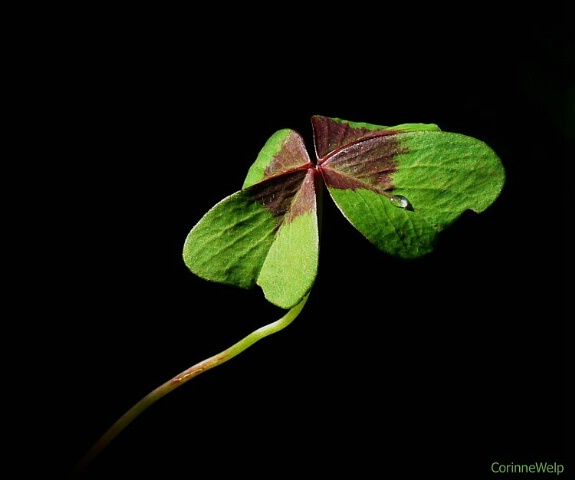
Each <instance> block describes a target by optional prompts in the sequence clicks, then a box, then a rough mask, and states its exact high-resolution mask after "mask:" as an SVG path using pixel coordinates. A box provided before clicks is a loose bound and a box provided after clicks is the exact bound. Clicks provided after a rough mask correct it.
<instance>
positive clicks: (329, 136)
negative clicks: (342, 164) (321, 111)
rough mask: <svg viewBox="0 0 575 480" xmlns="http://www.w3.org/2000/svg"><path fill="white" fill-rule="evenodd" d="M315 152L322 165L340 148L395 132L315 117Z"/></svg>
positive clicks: (312, 120) (313, 125) (313, 119)
mask: <svg viewBox="0 0 575 480" xmlns="http://www.w3.org/2000/svg"><path fill="white" fill-rule="evenodd" d="M311 123H312V127H313V138H314V145H315V152H316V155H317V158H318V160H319V162H318V163H321V162H322V161H323V159H324V157H325V156H326V155H328V154H329V153H330V152H333V151H334V150H337V149H338V148H342V147H345V146H347V145H349V144H351V143H354V142H357V141H358V140H360V139H362V138H364V137H365V138H367V137H370V136H374V135H390V134H392V133H393V132H389V131H383V130H380V131H378V130H372V129H369V128H364V127H362V128H357V127H352V126H350V125H349V124H348V123H345V122H338V121H336V120H334V119H332V118H329V117H322V116H320V115H314V116H313V117H312V118H311Z"/></svg>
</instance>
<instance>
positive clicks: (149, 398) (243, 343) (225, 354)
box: [73, 294, 309, 474]
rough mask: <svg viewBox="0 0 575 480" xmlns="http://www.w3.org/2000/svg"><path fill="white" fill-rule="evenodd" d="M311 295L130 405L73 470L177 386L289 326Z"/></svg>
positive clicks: (81, 465) (81, 466) (85, 464)
mask: <svg viewBox="0 0 575 480" xmlns="http://www.w3.org/2000/svg"><path fill="white" fill-rule="evenodd" d="M308 296H309V294H307V295H306V296H305V297H304V298H303V299H302V301H301V302H300V303H298V304H297V305H296V306H295V307H292V308H291V309H290V310H289V311H288V312H287V313H286V314H285V315H284V316H283V317H282V318H280V319H279V320H276V321H275V322H273V323H270V324H269V325H266V326H264V327H261V328H258V329H257V330H255V331H253V332H252V333H250V334H249V335H248V336H246V337H244V338H243V339H242V340H240V341H239V342H237V343H235V344H234V345H232V346H231V347H229V348H227V349H226V350H224V351H222V352H220V353H218V354H216V355H214V356H213V357H209V358H206V359H205V360H202V361H201V362H199V363H196V364H195V365H193V366H191V367H190V368H188V369H187V370H184V371H183V372H181V373H179V374H178V375H176V376H175V377H173V378H172V379H171V380H168V381H167V382H165V383H164V384H162V385H160V386H159V387H158V388H156V389H154V390H152V391H151V392H150V393H148V394H147V395H146V396H145V397H144V398H142V399H141V400H140V401H139V402H138V403H136V404H135V405H134V406H132V408H130V409H129V410H128V411H127V412H126V413H124V415H122V416H121V417H120V418H119V419H118V420H117V421H116V422H115V423H114V424H113V425H112V426H111V427H110V428H109V429H108V431H107V432H106V433H104V435H102V436H101V437H100V438H99V440H98V441H97V442H96V443H95V444H94V445H93V446H92V448H91V449H90V450H88V452H86V454H85V455H84V456H83V457H82V459H81V460H80V461H79V462H78V464H77V465H76V467H75V470H74V472H73V473H76V474H77V473H80V472H81V471H83V470H84V469H85V468H86V467H87V466H88V464H89V463H90V462H91V461H92V460H94V458H96V456H98V454H99V453H100V452H101V451H102V450H104V448H106V447H107V446H108V444H109V443H110V442H111V441H112V440H114V438H116V436H117V435H118V434H119V433H120V432H121V431H122V430H124V429H125V428H126V427H127V426H128V425H129V424H130V423H132V422H133V421H134V420H135V419H136V417H137V416H138V415H140V414H141V413H142V412H143V411H144V410H146V409H147V408H148V407H149V406H150V405H152V404H153V403H155V402H157V401H158V400H159V399H160V398H162V397H163V396H164V395H166V394H168V393H170V392H171V391H172V390H174V389H176V388H177V387H179V386H180V385H183V384H184V383H186V382H187V381H188V380H191V379H192V378H194V377H196V376H198V375H199V374H200V373H203V372H205V371H207V370H209V369H211V368H214V367H217V366H218V365H221V364H222V363H224V362H227V361H228V360H230V359H231V358H233V357H235V356H236V355H238V354H240V353H241V352H243V351H244V350H245V349H246V348H248V347H250V346H252V345H253V344H254V343H256V342H257V341H258V340H261V339H262V338H264V337H267V336H268V335H271V334H272V333H276V332H278V331H279V330H281V329H283V328H285V327H287V326H288V325H289V324H290V323H291V322H293V321H294V320H295V318H296V317H297V316H298V315H299V313H300V312H301V310H302V309H303V307H304V305H305V303H306V301H307V299H308Z"/></svg>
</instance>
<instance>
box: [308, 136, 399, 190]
mask: <svg viewBox="0 0 575 480" xmlns="http://www.w3.org/2000/svg"><path fill="white" fill-rule="evenodd" d="M408 151H409V148H408V147H407V146H405V144H403V145H402V143H401V142H400V141H399V140H398V136H397V135H377V136H371V137H368V138H366V139H364V140H361V141H359V142H357V143H354V144H353V145H350V146H348V147H344V148H341V149H339V150H336V151H334V152H333V153H332V154H331V155H329V156H328V157H327V158H326V159H325V161H324V162H323V163H322V164H321V165H320V166H319V167H318V168H319V169H320V171H321V172H322V175H323V177H324V181H325V183H326V185H327V186H328V187H332V188H339V189H345V188H350V189H352V190H355V189H357V188H365V189H368V190H373V191H374V192H384V191H389V190H393V188H394V184H393V181H392V178H391V175H392V174H393V173H394V172H396V171H397V162H396V157H397V155H398V154H400V153H407V152H408Z"/></svg>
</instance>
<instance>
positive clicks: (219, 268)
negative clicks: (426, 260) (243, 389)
mask: <svg viewBox="0 0 575 480" xmlns="http://www.w3.org/2000/svg"><path fill="white" fill-rule="evenodd" d="M311 120H312V127H313V137H314V145H315V153H316V161H315V162H312V161H311V160H310V157H309V155H308V153H307V151H306V149H305V145H304V142H303V139H302V137H301V136H300V134H299V133H297V132H295V131H294V130H289V129H284V130H279V131H278V132H276V133H275V134H274V135H272V136H271V138H270V139H269V140H268V141H267V142H266V144H265V145H264V147H263V148H262V150H261V151H260V153H259V155H258V157H257V158H256V161H255V162H254V163H253V165H252V166H251V168H250V169H249V171H248V174H247V176H246V179H245V181H244V184H243V186H242V188H241V189H240V190H238V191H237V192H235V193H233V194H232V195H230V196H229V197H226V198H224V199H223V200H221V201H220V202H219V203H217V204H216V205H215V206H214V207H213V208H211V209H210V210H209V211H208V212H207V213H206V214H205V215H204V216H203V217H202V218H201V219H200V221H199V222H198V223H197V224H196V225H195V226H194V227H193V228H192V230H191V231H190V233H189V234H188V236H187V237H186V240H185V242H184V251H183V257H184V262H185V264H186V265H187V266H188V268H189V269H190V270H191V271H192V272H193V273H195V274H197V275H199V276H200V277H202V278H205V279H206V280H210V281H214V282H221V283H225V284H230V285H235V286H238V287H243V288H251V287H253V286H255V285H256V284H257V285H259V286H260V287H261V288H262V290H263V292H264V295H265V297H266V298H267V300H269V301H270V302H271V303H273V304H274V305H277V306H278V307H281V308H284V309H286V310H288V312H286V313H285V315H283V316H282V317H281V318H280V319H278V320H276V321H275V322H273V323H270V324H268V325H265V326H263V327H260V328H258V329H257V330H255V331H254V332H252V333H250V334H249V335H247V336H246V337H245V338H243V339H241V340H240V341H238V342H237V343H235V344H233V345H232V346H230V347H229V348H227V349H225V350H224V351H222V352H220V353H218V354H216V355H214V356H212V357H209V358H207V359H205V360H203V361H200V362H198V363H196V364H194V365H192V366H191V367H189V368H187V369H186V370H184V371H182V372H181V373H179V374H178V375H176V376H175V377H173V378H171V379H170V380H168V381H167V382H165V383H163V384H162V385H160V386H159V387H157V388H155V389H154V390H153V391H151V392H150V393H149V394H147V395H146V396H145V397H143V398H142V399H141V400H140V401H139V402H137V403H136V404H134V405H133V406H132V407H131V408H130V409H129V410H128V411H126V413H124V415H122V416H121V417H120V418H119V419H118V420H117V421H116V422H115V423H114V424H113V425H112V426H111V427H110V428H109V429H108V430H107V431H106V432H105V433H104V434H103V435H102V436H101V437H100V438H99V439H98V440H97V441H96V443H95V444H94V445H93V446H92V447H91V448H90V449H89V450H88V451H87V452H86V453H85V455H84V456H83V457H82V458H81V459H80V461H79V462H78V464H77V465H76V466H75V468H74V470H73V471H72V474H73V475H75V474H78V473H80V472H81V471H83V470H84V469H85V468H86V467H87V466H88V465H89V464H90V462H92V460H93V459H94V458H96V457H97V456H98V455H99V453H100V452H101V451H102V450H103V449H104V448H105V447H106V446H107V445H108V444H109V443H110V442H111V441H112V440H113V439H114V438H115V437H116V436H117V435H118V434H119V433H120V432H121V431H122V430H124V429H125V428H126V427H127V426H128V425H129V424H130V423H131V422H132V421H133V420H134V419H135V418H136V417H138V416H139V415H140V414H141V413H142V412H143V411H144V410H146V409H147V408H148V407H149V406H150V405H152V404H153V403H154V402H156V401H157V400H159V399H160V398H162V397H163V396H164V395H166V394H168V393H169V392H171V391H173V390H174V389H175V388H178V387H179V386H181V385H183V384H184V383H185V382H188V381H189V380H190V379H192V378H195V377H196V376H197V375H199V374H201V373H203V372H205V371H207V370H209V369H211V368H214V367H216V366H218V365H221V364H222V363H224V362H227V361H228V360H229V359H231V358H233V357H235V356H236V355H238V354H240V353H241V352H243V351H244V350H245V349H246V348H249V347H250V346H251V345H253V344H254V343H255V342H257V341H259V340H260V339H262V338H264V337H266V336H268V335H271V334H273V333H275V332H277V331H279V330H281V329H283V328H285V327H286V326H287V325H289V324H290V323H291V322H292V321H293V320H294V319H295V318H296V317H297V316H298V315H299V313H300V312H301V310H302V308H303V307H304V305H305V303H306V301H307V299H308V297H309V293H310V290H311V288H312V286H313V283H314V281H315V278H316V274H317V268H318V255H319V218H318V212H319V211H321V209H320V208H319V207H320V203H321V198H322V189H323V184H325V185H326V187H327V190H328V191H329V193H330V195H331V197H332V198H333V200H334V202H335V203H336V205H337V206H338V208H339V209H340V211H341V212H342V213H343V215H344V216H345V217H346V218H347V219H348V220H349V221H350V222H351V224H352V225H354V226H355V228H356V229H357V230H359V231H360V232H361V233H362V234H363V235H364V236H365V237H366V238H367V239H368V240H369V241H370V242H372V243H373V244H374V245H375V246H377V248H379V249H380V250H382V251H384V252H386V253H388V254H390V255H395V256H398V257H402V258H408V259H409V258H416V257H420V256H422V255H425V254H427V253H429V252H430V251H431V250H432V248H433V245H434V242H435V240H436V237H437V234H438V233H439V232H440V231H441V230H443V229H444V228H445V227H447V226H448V225H450V224H451V223H453V221H455V220H456V219H457V217H458V216H459V215H461V213H463V212H464V211H465V210H474V211H476V212H482V211H483V210H485V209H486V208H487V207H489V205H491V204H492V203H493V202H494V201H495V199H496V198H497V196H498V195H499V193H500V192H501V189H502V188H503V184H504V181H505V171H504V169H503V166H502V164H501V161H500V159H499V158H498V156H497V155H496V154H495V152H494V151H493V150H492V149H491V148H489V147H488V146H487V145H486V144H485V143H483V142H481V141H479V140H476V139H475V138H471V137H467V136H465V135H461V134H457V133H447V132H442V131H441V130H440V129H439V128H438V127H437V126H436V125H425V124H403V125H398V126H396V127H383V126H378V125H371V124H368V123H357V122H349V121H346V120H341V119H338V118H328V117H323V116H319V115H316V116H314V117H312V119H311Z"/></svg>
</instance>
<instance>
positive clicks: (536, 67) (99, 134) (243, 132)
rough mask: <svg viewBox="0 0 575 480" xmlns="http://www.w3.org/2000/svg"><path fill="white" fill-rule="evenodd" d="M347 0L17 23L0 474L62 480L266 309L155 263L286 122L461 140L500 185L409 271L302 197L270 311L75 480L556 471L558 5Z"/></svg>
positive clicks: (564, 18) (559, 374)
mask: <svg viewBox="0 0 575 480" xmlns="http://www.w3.org/2000/svg"><path fill="white" fill-rule="evenodd" d="M357 7H358V8H357V9H355V8H354V6H353V5H352V6H350V5H347V6H345V8H341V9H339V8H338V9H335V11H333V12H328V11H324V12H323V13H321V14H320V15H317V14H312V13H311V12H309V11H308V10H306V9H303V10H299V9H297V8H296V7H295V6H294V5H285V6H279V7H277V11H274V12H271V11H268V10H265V9H263V10H261V11H260V10H259V9H253V10H249V9H248V8H247V7H246V6H241V7H236V8H235V9H234V10H231V9H230V8H229V7H223V6H215V7H213V8H208V7H204V8H207V9H206V10H202V11H195V10H193V9H191V8H186V9H181V10H178V9H174V10H169V9H167V8H161V9H159V10H157V9H156V10H154V9H150V10H146V11H144V10H143V9H134V10H132V11H125V10H122V11H116V10H113V9H110V10H97V11H96V10H94V11H73V12H70V11H68V10H67V11H62V12H55V11H53V10H50V11H45V12H38V11H36V12H27V13H26V14H25V15H23V16H21V17H19V19H18V22H17V25H19V26H20V27H21V28H18V29H17V30H18V31H19V33H18V35H17V36H15V39H14V46H19V47H23V50H22V51H21V52H23V53H16V54H15V55H14V58H13V59H12V60H13V61H14V67H13V68H12V69H11V70H10V71H9V74H10V78H12V79H13V80H14V83H13V87H12V89H11V90H10V91H9V92H8V93H9V96H10V99H12V100H15V102H16V107H17V108H16V110H15V112H14V114H13V116H12V122H11V126H10V127H11V128H10V132H13V135H12V134H11V135H9V137H10V136H11V138H9V140H12V141H13V142H14V144H15V145H16V146H17V148H16V151H15V152H14V151H13V153H12V154H11V155H9V156H8V158H7V170H6V172H7V175H6V176H5V177H4V183H5V188H6V189H7V190H8V191H11V192H12V193H11V194H10V196H9V198H8V199H7V201H6V204H5V210H6V217H7V218H6V221H14V227H13V228H9V229H7V230H6V232H7V234H6V237H7V240H9V241H12V244H13V247H10V248H7V249H6V250H5V252H4V254H5V260H6V263H7V264H12V265H13V264H15V265H16V267H17V268H16V270H15V271H14V272H13V273H12V274H10V275H9V281H8V282H7V286H6V287H5V295H6V297H5V298H6V300H7V301H6V305H7V308H6V313H5V318H4V320H5V325H6V326H7V330H6V334H5V335H3V343H4V349H3V351H4V355H5V359H4V362H3V365H4V372H5V374H4V379H5V389H4V394H3V396H4V398H5V400H6V401H7V403H6V404H5V405H6V406H5V408H4V409H3V410H4V415H5V419H4V422H3V423H4V426H5V427H7V428H6V429H5V430H4V437H5V440H6V441H5V447H3V448H4V452H3V453H4V455H3V456H4V457H5V458H4V459H3V460H2V462H1V465H0V477H1V478H7V479H8V478H15V479H29V478H64V477H65V476H66V473H67V472H68V471H69V469H70V468H71V467H72V466H73V465H74V463H75V462H76V461H77V460H78V459H79V458H80V457H81V455H82V454H83V453H84V452H85V451H86V449H88V448H89V447H90V446H91V444H92V443H93V442H94V441H95V440H96V439H97V438H98V437H99V436H100V435H101V434H102V433H103V432H104V431H105V430H106V429H107V428H108V427H109V426H110V425H111V423H113V421H115V420H116V419H117V418H118V417H119V416H120V415H121V414H122V413H124V412H125V411H126V410H127V409H128V408H129V407H130V406H131V405H132V404H134V403H135V402H136V401H137V400H139V399H140V398H141V397H143V396H144V395H145V394H147V393H148V392H149V391H151V390H152V389H153V388H155V387H156V386H158V385H159V384H161V383H163V382H164V381H166V380H168V379H169V378H171V377H172V376H173V375H175V374H177V373H179V372H180V371H182V370H184V369H185V368H187V367H189V366H191V365H192V364H194V363H196V362H198V361H200V360H202V359H204V358H206V357H208V356H211V355H213V354H215V353H217V352H220V351H221V350H223V349H225V348H227V347H228V346H230V345H231V344H232V343H234V342H236V341H238V340H239V339H240V338H242V337H243V336H245V335H247V334H248V333H249V332H251V331H253V330H254V329H256V328H258V327H260V326H262V325H264V324H267V323H269V322H271V321H274V320H276V319H277V318H279V317H280V316H281V315H282V314H283V312H282V311H281V310H279V309H276V308H275V307H273V306H271V305H270V304H268V303H267V302H265V300H264V299H263V296H262V295H261V292H260V291H259V289H255V290H253V291H252V290H250V291H242V290H238V289H234V288H231V287H225V286H221V285H217V284H212V283H209V282H205V281H203V280H200V279H199V278H197V277H195V276H194V275H193V274H191V273H190V272H189V271H187V269H186V267H185V266H184V264H183V261H182V258H181V250H182V246H183V242H184V239H185V237H186V235H187V233H188V231H189V230H190V229H191V228H192V227H193V226H194V224H195V223H196V222H197V221H198V220H199V219H200V218H201V216H202V215H203V214H204V213H205V212H206V211H207V210H208V209H209V208H210V207H212V206H213V205H214V204H215V203H216V202H218V201H219V200H221V199H222V198H223V197H225V196H227V195H229V194H231V193H233V192H235V191H236V190H238V189H239V187H240V186H241V184H242V183H243V179H244V176H245V174H246V172H247V169H248V168H249V166H250V165H251V163H252V162H253V161H254V160H255V158H256V156H257V153H258V152H259V150H260V148H261V147H262V146H263V145H264V143H265V141H266V140H267V138H268V137H269V136H270V135H271V134H273V133H274V132H275V131H276V130H279V129H281V128H293V129H296V130H298V131H299V132H300V133H302V135H303V136H304V138H305V139H306V141H307V142H308V145H309V147H310V152H313V151H312V150H311V123H310V121H309V119H310V117H311V115H313V114H321V115H326V116H333V117H339V118H343V119H346V120H352V121H359V122H368V123H373V124H379V125H395V124H400V123H405V122H421V123H436V124H438V125H439V126H440V127H441V128H442V129H443V130H445V131H454V132H459V133H463V134H466V135H470V136H473V137H476V138H479V139H481V140H483V141H485V142H486V143H487V144H488V145H490V146H491V147H492V148H493V149H494V150H495V151H496V152H497V153H498V154H499V156H500V157H501V159H502V162H503V164H504V166H505V168H506V174H507V180H506V184H505V187H504V189H503V191H502V193H501V196H500V197H499V198H498V199H497V201H496V202H495V203H494V204H493V205H492V206H491V207H490V208H489V209H488V210H486V211H485V212H483V213H482V214H480V215H477V214H473V213H471V212H467V213H465V214H464V215H462V217H460V219H458V221H457V222H455V223H454V224H453V225H452V226H451V227H450V228H449V229H447V230H445V231H444V232H443V233H442V234H441V236H440V241H439V244H438V245H437V248H436V250H435V251H434V252H433V253H432V254H431V255H429V256H427V257H425V258H423V259H420V260H416V261H413V262H404V261H400V260H396V259H393V258H390V257H388V256H386V255H385V254H383V253H381V252H379V251H377V250H376V249H375V247H373V246H372V245H371V244H370V243H369V242H368V241H367V240H365V239H364V238H363V237H362V236H361V234H359V233H358V232H357V231H355V230H354V229H353V228H352V227H351V225H350V224H348V223H347V222H346V220H345V219H344V218H343V216H342V215H341V214H340V213H339V211H338V210H337V208H336V207H335V205H334V204H333V203H332V202H331V199H330V198H329V196H328V195H326V196H325V209H324V219H323V233H322V235H323V236H322V243H321V249H320V252H321V254H320V265H319V275H318V277H317V280H316V284H315V285H314V288H313V290H312V294H311V296H310V299H309V301H308V303H307V305H306V306H305V308H304V310H303V311H302V313H301V314H300V316H299V317H298V318H297V319H296V321H295V322H294V323H293V324H291V325H290V326H289V327H288V328H286V329H285V330H283V331H281V332H279V333H278V334H276V335H272V336H271V337H269V338H266V339H264V340H262V341H261V342H259V343H257V344H256V345H254V346H253V347H251V348H250V349H248V350H247V351H245V352H244V353H242V354H241V355H240V356H238V357H236V358H234V359H233V360H231V361H230V362H228V363H226V364H224V365H222V366H220V367H218V368H216V369H214V370H211V371H209V372H207V373H205V374H203V375H200V376H199V377H197V378H196V379H194V380H192V381H191V382H189V383H187V384H186V385H185V386H183V387H181V388H179V389H177V390H176V391H174V392H173V393H171V394H170V395H168V396H167V397H165V398H163V399H162V400H160V401H159V402H158V403H156V404H154V405H153V406H152V407H151V408H150V409H149V410H147V411H146V412H145V413H144V414H143V415H142V416H141V417H139V418H138V419H137V420H136V421H135V422H134V423H133V424H131V425H130V426H129V428H128V429H126V430H125V431H124V432H123V433H122V434H121V435H120V436H119V437H118V438H117V439H116V440H115V441H114V442H113V443H112V444H111V445H110V446H109V447H108V449H107V450H105V451H104V452H103V454H102V455H101V456H100V457H99V458H97V459H96V460H95V461H94V463H93V464H92V465H91V466H90V467H89V469H87V470H86V471H85V472H83V476H82V478H87V479H116V478H118V479H120V478H124V479H136V478H138V479H142V478H166V479H175V478H189V479H224V478H226V479H236V478H237V479H244V478H245V479H251V478H253V479H260V478H262V479H263V478H266V479H271V478H277V479H284V478H290V479H324V478H326V479H327V478H342V479H344V478H345V479H348V478H349V479H360V478H361V479H364V478H365V479H368V478H369V479H372V478H374V479H375V478H377V479H379V478H381V479H385V478H395V479H414V478H420V479H436V478H469V479H475V478H477V479H479V478H482V479H484V478H498V477H504V475H502V474H498V475H496V474H494V473H492V472H491V470H490V469H491V465H492V463H493V462H499V463H501V464H510V463H512V462H513V463H514V464H520V463H529V464H531V463H534V462H540V461H547V462H551V463H553V462H557V463H559V464H563V465H564V466H565V467H566V468H569V465H570V463H569V458H568V451H567V450H568V449H567V447H568V440H569V438H568V427H569V417H570V415H569V413H570V412H569V410H568V398H569V389H568V384H567V379H568V377H569V372H568V370H567V360H568V355H569V353H570V338H569V332H570V325H569V313H568V312H569V310H570V305H571V303H570V301H571V300H570V292H569V290H568V289H569V287H570V275H571V269H570V263H569V262H570V252H571V250H570V246H569V239H570V233H569V225H570V219H571V215H572V213H571V210H570V209H568V203H569V201H572V183H571V180H570V169H569V168H568V166H567V163H568V160H569V158H568V157H569V154H570V153H571V154H572V150H570V147H571V145H572V141H573V131H574V124H573V110H572V109H571V108H568V102H569V99H570V100H571V102H572V101H573V85H574V76H573V49H572V47H573V42H572V37H571V38H569V37H568V34H569V33H571V34H572V17H571V15H572V10H570V9H568V7H567V6H566V3H565V4H561V3H556V4H554V3H553V2H547V3H544V4H542V5H539V6H538V7H537V10H533V11H530V10H527V9H525V10H522V11H516V10H512V11H506V12H502V11H501V10H500V8H499V7H498V6H497V5H488V4H484V5H483V6H482V8H481V9H474V8H472V7H466V8H467V9H466V10H464V11H462V10H458V9H453V10H450V9H447V8H445V7H444V8H443V9H438V7H436V6H433V7H432V6H430V7H426V8H421V7H418V6H415V5H412V6H409V7H408V8H406V9H404V10H401V9H398V8H396V9H394V8H391V7H388V6H386V5H380V6H378V7H377V8H376V9H372V8H369V7H368V6H363V5H359V4H358V5H357ZM262 8H263V7H262ZM326 8H327V7H326ZM329 8H335V7H329ZM350 8H351V11H349V9H350ZM570 30H571V32H569V31H570ZM569 89H570V90H569ZM569 92H570V97H569ZM571 106H572V103H571ZM312 155H313V153H312ZM9 166H10V168H11V170H9V169H8V167H9ZM569 192H571V193H569ZM10 305H12V306H10ZM6 445H7V446H6ZM565 475H567V472H566V473H565V474H564V476H565ZM510 477H511V475H509V478H510ZM515 477H517V475H515V476H514V478H515ZM543 477H545V476H543ZM534 478H535V477H534ZM538 478H539V477H538Z"/></svg>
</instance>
